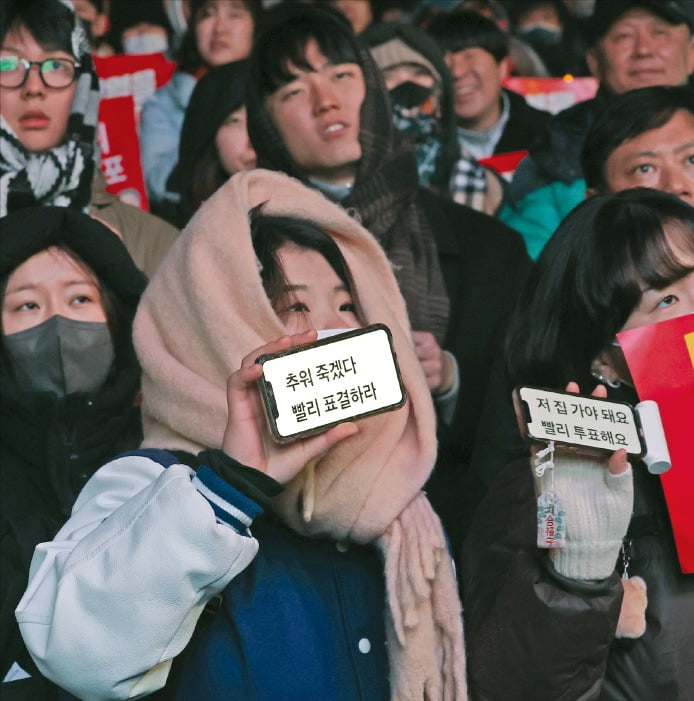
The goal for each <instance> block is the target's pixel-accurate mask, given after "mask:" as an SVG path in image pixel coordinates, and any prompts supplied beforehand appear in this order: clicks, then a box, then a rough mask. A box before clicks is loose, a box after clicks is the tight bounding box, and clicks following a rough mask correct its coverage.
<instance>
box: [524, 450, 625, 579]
mask: <svg viewBox="0 0 694 701" xmlns="http://www.w3.org/2000/svg"><path fill="white" fill-rule="evenodd" d="M554 464H555V467H554V470H553V472H554V478H553V479H554V483H553V485H554V486H553V489H554V491H556V492H557V493H558V494H559V496H560V498H561V499H562V502H563V505H564V509H565V512H566V544H565V547H564V548H554V549H551V550H550V558H551V559H552V563H553V565H554V569H555V570H556V571H557V572H559V574H562V575H564V576H565V577H569V578H571V579H579V580H598V579H605V578H607V577H609V576H610V575H611V574H612V572H613V571H614V569H615V564H616V562H617V558H618V556H619V550H620V547H621V545H622V539H623V538H624V536H625V534H626V531H627V527H628V526H629V521H630V519H631V512H632V508H633V502H634V485H633V479H632V472H631V466H629V467H628V468H627V469H626V470H625V471H624V472H623V473H621V474H619V475H613V474H612V473H610V472H609V470H608V469H607V465H606V462H605V461H604V460H600V459H599V458H591V457H589V456H585V455H582V456H578V455H574V454H567V453H566V452H564V451H557V452H556V453H555V455H554ZM548 472H549V471H548ZM535 479H536V482H537V485H536V486H537V487H538V493H539V492H540V491H542V487H543V485H546V480H547V474H545V476H544V477H542V478H538V477H535Z"/></svg>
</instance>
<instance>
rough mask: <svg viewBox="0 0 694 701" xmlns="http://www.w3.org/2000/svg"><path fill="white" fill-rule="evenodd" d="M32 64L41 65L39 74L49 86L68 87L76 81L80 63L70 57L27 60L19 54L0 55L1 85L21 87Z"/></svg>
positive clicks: (4, 86)
mask: <svg viewBox="0 0 694 701" xmlns="http://www.w3.org/2000/svg"><path fill="white" fill-rule="evenodd" d="M32 66H38V67H39V75H40V76H41V80H42V81H43V84H44V85H45V86H46V87H47V88H66V87H67V86H68V85H71V84H72V83H73V82H74V81H75V78H76V77H77V71H78V69H79V67H80V64H79V63H77V62H75V61H71V60H70V59H68V58H47V59H45V60H44V61H27V60H26V59H25V58H20V57H19V56H0V87H3V88H21V87H22V85H24V83H26V80H27V77H28V75H29V71H30V70H31V67H32Z"/></svg>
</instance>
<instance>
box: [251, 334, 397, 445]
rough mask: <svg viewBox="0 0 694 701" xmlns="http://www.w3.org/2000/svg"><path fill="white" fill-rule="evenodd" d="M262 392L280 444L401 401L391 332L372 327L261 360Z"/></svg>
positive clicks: (389, 406) (391, 406)
mask: <svg viewBox="0 0 694 701" xmlns="http://www.w3.org/2000/svg"><path fill="white" fill-rule="evenodd" d="M258 362H261V363H262V364H263V377H262V378H261V381H260V383H261V393H262V395H263V399H264V401H265V407H266V411H267V413H268V418H269V420H270V423H271V425H272V428H273V433H274V435H275V437H276V438H277V439H278V440H280V441H282V440H288V439H290V438H293V437H298V436H300V435H303V434H306V433H307V432H315V431H316V429H319V428H325V427H328V426H331V425H334V424H337V423H340V422H342V421H350V420H353V419H356V418H359V417H362V416H364V415H369V414H373V413H376V412H380V411H385V410H389V409H396V408H398V407H400V406H402V404H403V403H404V401H405V393H404V390H403V387H402V383H401V380H400V373H399V370H398V366H397V361H396V358H395V355H394V352H393V349H392V343H391V338H390V331H389V330H388V328H387V327H386V326H384V325H383V324H375V325H373V326H369V327H366V328H364V329H358V330H356V331H347V332H346V333H344V334H340V335H337V336H332V337H330V338H326V339H324V340H321V341H317V342H316V343H315V344H311V345H310V346H308V347H304V348H299V349H293V350H291V351H288V352H287V353H284V354H278V355H276V356H261V357H260V358H258Z"/></svg>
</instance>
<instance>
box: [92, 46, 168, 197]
mask: <svg viewBox="0 0 694 701" xmlns="http://www.w3.org/2000/svg"><path fill="white" fill-rule="evenodd" d="M94 67H95V69H96V72H97V74H98V76H99V91H100V95H101V100H100V102H99V126H98V130H97V136H98V141H99V148H100V149H101V170H102V171H103V173H104V176H105V177H106V183H107V187H106V189H107V190H108V192H111V193H113V194H115V195H118V196H119V197H120V198H121V199H122V200H124V201H125V202H128V203H129V204H132V205H135V206H136V207H140V208H141V209H144V210H147V209H149V203H148V201H147V191H146V189H145V182H144V176H143V174H142V162H141V160H140V138H139V133H138V123H139V117H140V111H141V110H142V105H143V104H144V102H145V100H146V99H147V98H148V97H149V96H150V95H152V93H154V91H155V90H157V88H160V87H161V86H162V85H164V84H165V83H167V82H168V81H169V80H170V79H171V76H172V75H173V72H174V70H175V69H176V63H175V62H173V61H169V60H168V59H167V58H166V56H164V55H163V54H141V55H125V54H121V55H117V56H109V57H108V58H102V57H98V56H95V57H94Z"/></svg>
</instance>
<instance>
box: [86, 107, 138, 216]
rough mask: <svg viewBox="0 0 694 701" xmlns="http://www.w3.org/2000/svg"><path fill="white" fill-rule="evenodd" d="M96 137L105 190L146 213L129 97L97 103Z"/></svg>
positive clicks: (135, 132) (134, 124)
mask: <svg viewBox="0 0 694 701" xmlns="http://www.w3.org/2000/svg"><path fill="white" fill-rule="evenodd" d="M97 138H98V141H99V148H100V149H101V170H102V171H103V173H104V177H105V178H106V190H107V191H108V192H111V193H113V194H114V195H118V197H120V199H122V200H123V201H124V202H127V203H128V204H132V205H134V206H135V207H139V208H140V209H144V210H148V209H149V203H148V201H147V191H146V189H145V179H144V176H143V174H142V162H141V160H140V140H139V138H138V136H137V125H136V123H135V107H134V104H133V98H132V97H131V96H130V95H128V96H126V97H113V98H111V99H109V100H102V101H101V102H100V104H99V127H98V130H97Z"/></svg>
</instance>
